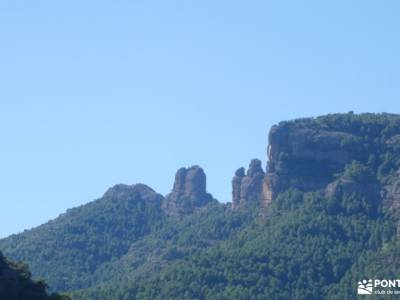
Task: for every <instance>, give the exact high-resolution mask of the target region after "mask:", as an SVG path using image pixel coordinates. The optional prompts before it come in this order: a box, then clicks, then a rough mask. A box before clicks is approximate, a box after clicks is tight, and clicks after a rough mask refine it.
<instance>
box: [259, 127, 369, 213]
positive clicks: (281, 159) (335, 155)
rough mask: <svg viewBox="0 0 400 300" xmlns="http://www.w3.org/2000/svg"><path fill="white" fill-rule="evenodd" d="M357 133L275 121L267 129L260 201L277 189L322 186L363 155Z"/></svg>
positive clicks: (275, 193)
mask: <svg viewBox="0 0 400 300" xmlns="http://www.w3.org/2000/svg"><path fill="white" fill-rule="evenodd" d="M356 140H357V137H356V136H354V135H352V134H350V133H348V132H342V131H336V130H331V129H320V128H307V127H301V126H292V124H291V123H290V122H285V123H283V124H279V125H275V126H273V127H272V128H271V131H270V133H269V146H268V160H269V161H268V165H267V174H266V176H265V179H264V184H263V200H262V201H263V204H264V206H266V205H268V203H270V202H271V201H272V200H273V199H274V198H275V197H276V196H277V194H278V193H280V192H282V191H284V190H286V189H288V188H295V189H299V190H302V191H312V190H317V189H322V188H325V187H326V185H327V184H329V183H330V182H332V181H333V179H334V178H333V174H335V173H337V172H340V171H342V170H343V168H344V166H345V165H346V164H348V163H349V162H351V161H352V160H353V159H355V158H359V157H360V156H362V155H363V153H362V152H361V150H360V149H359V145H358V144H357V143H356V142H354V143H353V141H356Z"/></svg>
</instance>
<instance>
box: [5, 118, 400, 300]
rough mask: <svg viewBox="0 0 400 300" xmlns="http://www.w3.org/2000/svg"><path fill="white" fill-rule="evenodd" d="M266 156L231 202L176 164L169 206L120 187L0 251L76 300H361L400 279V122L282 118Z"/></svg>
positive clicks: (199, 174)
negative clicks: (364, 289) (361, 287)
mask: <svg viewBox="0 0 400 300" xmlns="http://www.w3.org/2000/svg"><path fill="white" fill-rule="evenodd" d="M267 158H268V161H267V168H266V170H263V168H262V162H261V161H260V160H258V159H253V160H252V161H251V162H250V165H249V168H248V169H247V171H246V170H245V169H244V168H239V169H238V170H237V171H236V172H235V174H234V176H233V179H232V203H225V204H224V203H220V202H218V201H217V200H215V199H214V198H213V197H212V195H211V194H209V193H208V192H207V190H206V176H205V173H204V171H203V170H202V169H201V168H200V167H199V166H193V167H189V168H182V169H180V170H178V172H177V173H176V176H175V183H174V186H173V188H172V191H171V193H170V194H168V195H167V196H165V197H163V196H161V195H159V194H157V193H156V192H155V191H154V190H152V189H151V188H149V187H147V186H145V185H142V184H137V185H133V186H127V185H117V186H114V187H113V188H111V189H110V190H108V191H107V192H106V193H105V194H104V196H103V197H102V198H100V199H98V200H95V201H93V202H90V203H88V204H86V205H83V206H81V207H77V208H74V209H72V210H68V211H67V212H66V213H65V214H63V215H61V216H59V217H58V218H56V219H54V220H52V221H50V222H48V223H46V224H44V225H42V226H39V227H37V228H34V229H32V230H27V231H25V232H23V233H21V234H18V235H12V236H10V237H8V238H5V239H2V240H0V249H1V250H2V251H3V252H4V253H5V254H6V255H7V256H9V257H11V258H13V259H16V260H23V261H26V262H28V263H29V265H30V267H31V269H32V272H33V274H34V276H39V277H41V278H44V279H45V280H46V281H47V282H48V283H49V285H50V287H51V288H52V290H54V291H67V292H69V293H70V294H71V296H72V297H73V299H137V300H139V299H140V300H145V299H152V300H153V299H160V300H161V299H162V300H165V299H171V300H172V299H207V300H211V299H215V300H217V299H218V300H220V299H245V300H249V299H250V300H252V299H257V300H259V299H356V298H357V294H356V292H357V283H358V281H360V280H364V279H369V278H382V279H383V278H386V279H396V278H398V277H399V271H398V270H399V267H400V256H399V254H400V253H399V250H398V249H400V248H399V241H398V236H399V235H400V221H399V220H400V218H399V216H400V213H399V208H400V116H399V115H394V114H359V115H357V114H354V113H348V114H331V115H326V116H321V117H317V118H304V119H297V120H293V121H285V122H281V123H279V124H277V125H275V126H273V127H272V128H271V130H270V132H269V136H268V151H267ZM374 298H378V299H379V295H375V296H374Z"/></svg>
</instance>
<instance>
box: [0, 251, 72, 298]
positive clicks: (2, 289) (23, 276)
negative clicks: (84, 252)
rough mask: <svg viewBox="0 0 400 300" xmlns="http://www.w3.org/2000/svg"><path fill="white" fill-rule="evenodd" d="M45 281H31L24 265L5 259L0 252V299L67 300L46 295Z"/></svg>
mask: <svg viewBox="0 0 400 300" xmlns="http://www.w3.org/2000/svg"><path fill="white" fill-rule="evenodd" d="M46 287H47V286H46V283H44V282H43V281H33V280H32V279H31V273H30V272H29V270H28V268H27V266H26V265H24V264H21V263H14V262H11V261H9V260H7V259H6V258H5V257H4V256H3V254H2V253H1V252H0V299H4V300H68V299H69V298H68V297H66V296H61V295H58V294H52V295H48V294H47V293H46Z"/></svg>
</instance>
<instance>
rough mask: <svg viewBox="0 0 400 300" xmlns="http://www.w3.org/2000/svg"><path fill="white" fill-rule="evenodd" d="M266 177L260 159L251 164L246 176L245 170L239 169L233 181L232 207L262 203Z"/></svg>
mask: <svg viewBox="0 0 400 300" xmlns="http://www.w3.org/2000/svg"><path fill="white" fill-rule="evenodd" d="M264 176H265V172H264V170H263V169H262V166H261V161H260V160H259V159H253V160H252V161H251V162H250V165H249V168H248V170H247V173H246V174H245V169H244V168H240V169H238V170H237V171H236V172H235V176H234V177H233V179H232V206H233V207H234V208H237V207H239V206H242V205H244V204H245V203H248V202H253V201H255V202H260V201H261V199H262V185H263V180H264Z"/></svg>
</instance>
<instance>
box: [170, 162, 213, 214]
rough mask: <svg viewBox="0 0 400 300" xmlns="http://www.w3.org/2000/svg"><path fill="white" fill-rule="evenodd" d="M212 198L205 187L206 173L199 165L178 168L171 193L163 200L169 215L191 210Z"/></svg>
mask: <svg viewBox="0 0 400 300" xmlns="http://www.w3.org/2000/svg"><path fill="white" fill-rule="evenodd" d="M212 200H213V197H212V195H211V194H209V193H207V189H206V174H205V173H204V171H203V169H202V168H200V167H199V166H192V167H189V168H180V169H179V170H178V171H177V172H176V175H175V182H174V185H173V188H172V191H171V193H169V194H168V195H167V196H166V197H165V200H164V202H163V209H164V210H165V212H166V213H167V214H169V215H173V216H178V215H182V214H186V213H190V212H192V211H193V210H194V209H195V208H197V207H200V206H203V205H205V204H207V203H209V202H210V201H212Z"/></svg>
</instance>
